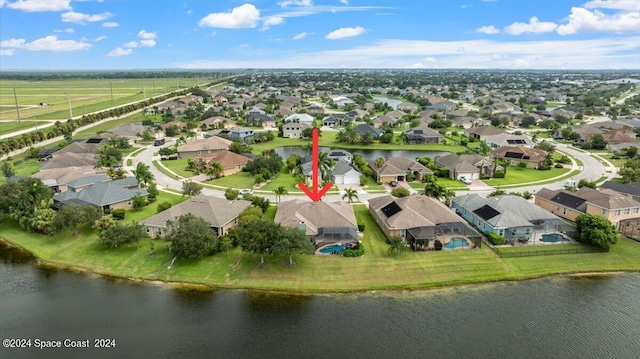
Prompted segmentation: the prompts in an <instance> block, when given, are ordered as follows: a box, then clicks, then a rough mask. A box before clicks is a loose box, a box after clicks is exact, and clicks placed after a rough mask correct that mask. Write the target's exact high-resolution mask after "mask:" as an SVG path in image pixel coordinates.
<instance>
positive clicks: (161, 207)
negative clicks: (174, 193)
mask: <svg viewBox="0 0 640 359" xmlns="http://www.w3.org/2000/svg"><path fill="white" fill-rule="evenodd" d="M171 207H172V204H171V203H169V202H162V203H159V204H158V210H157V212H158V213H160V212H162V211H164V210H167V209H169V208H171Z"/></svg>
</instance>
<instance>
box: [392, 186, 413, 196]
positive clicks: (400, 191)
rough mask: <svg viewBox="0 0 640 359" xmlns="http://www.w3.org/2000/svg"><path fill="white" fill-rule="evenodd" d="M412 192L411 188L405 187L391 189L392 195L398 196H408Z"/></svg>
mask: <svg viewBox="0 0 640 359" xmlns="http://www.w3.org/2000/svg"><path fill="white" fill-rule="evenodd" d="M410 194H411V193H410V192H409V190H408V189H406V188H404V187H396V188H394V189H392V190H391V195H392V196H394V197H398V198H402V197H407V196H409V195H410Z"/></svg>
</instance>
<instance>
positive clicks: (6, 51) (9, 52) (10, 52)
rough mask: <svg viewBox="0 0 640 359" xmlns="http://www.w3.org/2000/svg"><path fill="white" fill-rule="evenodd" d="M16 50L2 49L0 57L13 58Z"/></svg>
mask: <svg viewBox="0 0 640 359" xmlns="http://www.w3.org/2000/svg"><path fill="white" fill-rule="evenodd" d="M15 51H16V49H0V56H13V53H14V52H15Z"/></svg>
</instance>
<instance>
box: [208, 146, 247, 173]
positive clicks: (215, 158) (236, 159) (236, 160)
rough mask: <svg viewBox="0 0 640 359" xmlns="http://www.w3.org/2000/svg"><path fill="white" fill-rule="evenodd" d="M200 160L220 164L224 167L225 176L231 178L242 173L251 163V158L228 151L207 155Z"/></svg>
mask: <svg viewBox="0 0 640 359" xmlns="http://www.w3.org/2000/svg"><path fill="white" fill-rule="evenodd" d="M199 158H200V159H202V161H204V162H206V163H211V162H218V163H219V164H220V165H221V166H222V169H223V172H222V175H223V176H231V175H234V174H236V173H239V172H242V167H244V166H246V165H247V163H249V161H251V159H250V158H249V157H246V156H243V155H239V154H237V153H234V152H231V151H227V150H222V151H216V152H212V153H207V154H205V155H203V156H202V157H199Z"/></svg>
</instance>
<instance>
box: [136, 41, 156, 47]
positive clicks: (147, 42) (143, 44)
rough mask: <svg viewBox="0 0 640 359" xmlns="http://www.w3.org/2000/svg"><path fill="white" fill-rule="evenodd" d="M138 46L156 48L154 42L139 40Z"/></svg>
mask: <svg viewBox="0 0 640 359" xmlns="http://www.w3.org/2000/svg"><path fill="white" fill-rule="evenodd" d="M140 46H145V47H154V46H156V40H140Z"/></svg>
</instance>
